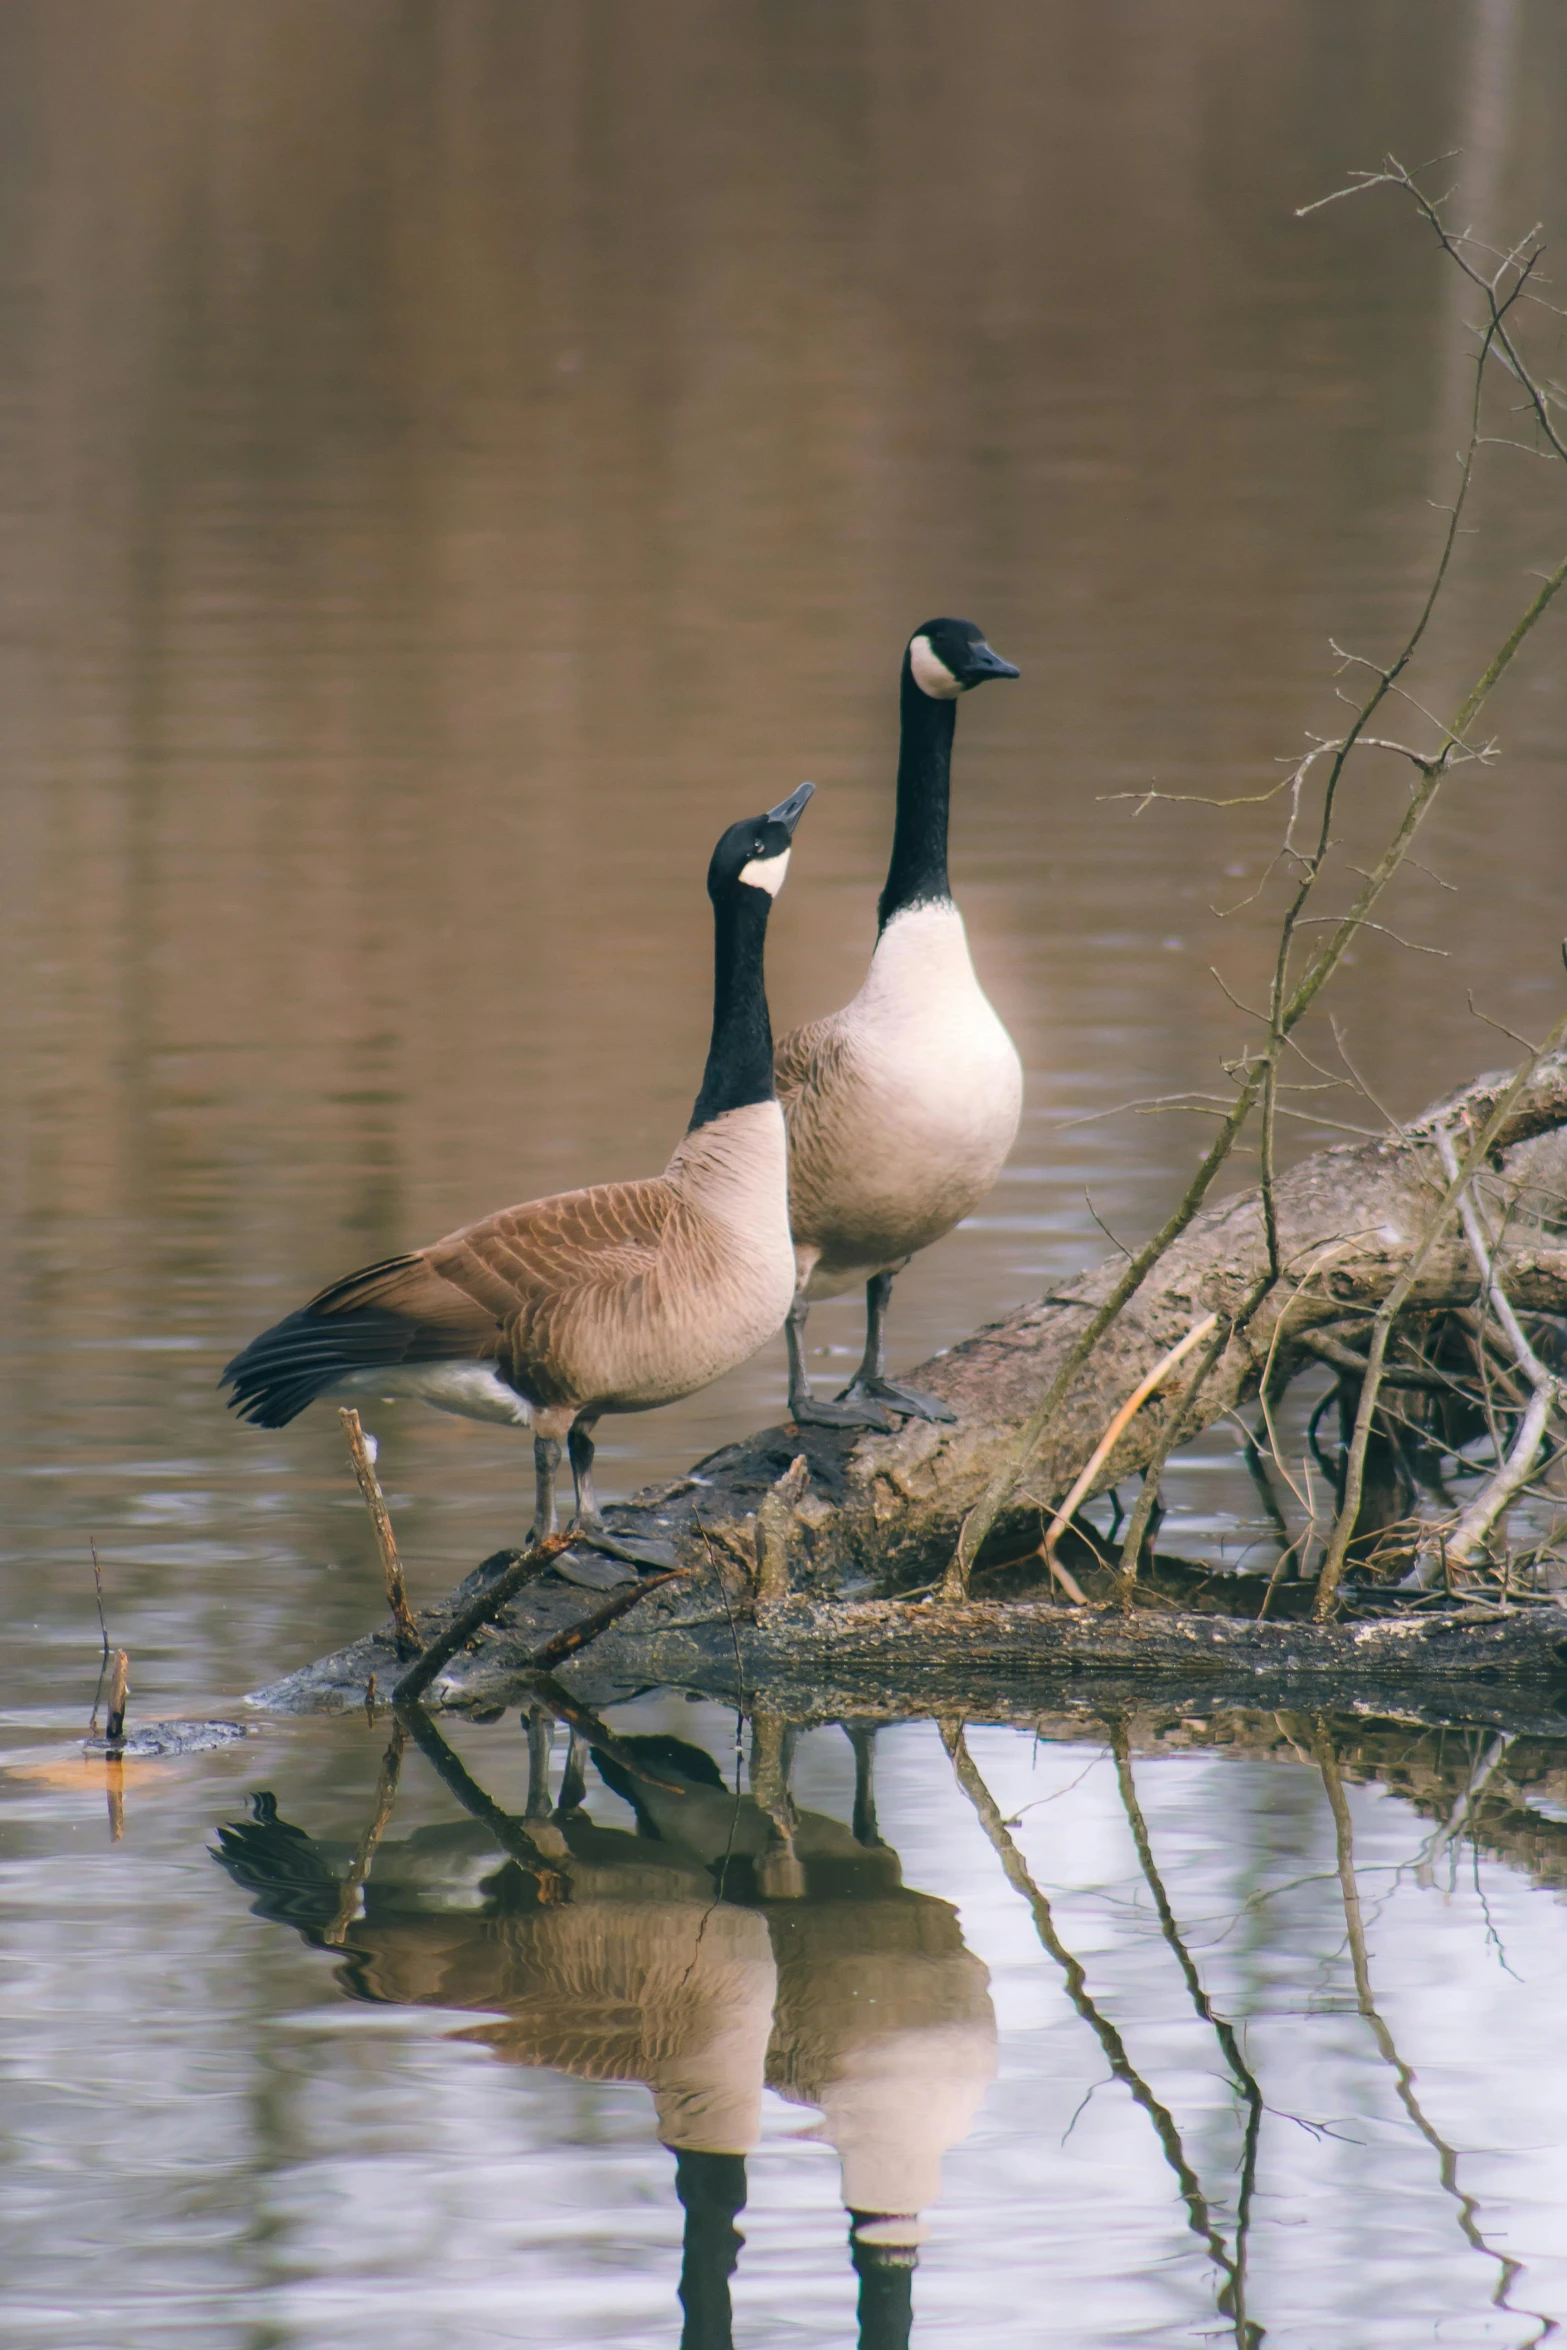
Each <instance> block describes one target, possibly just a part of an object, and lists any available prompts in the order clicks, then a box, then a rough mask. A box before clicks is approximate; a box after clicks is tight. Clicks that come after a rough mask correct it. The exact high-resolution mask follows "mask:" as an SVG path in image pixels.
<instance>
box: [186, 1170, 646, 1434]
mask: <svg viewBox="0 0 1567 2350" xmlns="http://www.w3.org/2000/svg"><path fill="white" fill-rule="evenodd" d="M675 1206H676V1200H675V1194H674V1193H673V1192H672V1191H671V1189H670V1187H669V1185H668V1184H667V1183H663V1182H660V1181H659V1180H658V1179H657V1178H654V1179H653V1180H651V1181H648V1182H644V1183H604V1184H597V1185H595V1186H594V1187H593V1188H592V1189H591V1190H587V1191H569V1192H561V1193H559V1194H557V1195H556V1196H555V1197H553V1198H551V1199H542V1200H532V1201H529V1202H528V1203H527V1205H526V1206H523V1207H517V1208H503V1209H502V1210H501V1211H500V1213H499V1214H498V1215H494V1216H486V1217H485V1218H484V1219H483V1221H482V1222H480V1223H477V1224H469V1225H465V1226H464V1227H463V1228H462V1229H461V1230H460V1231H457V1232H452V1233H449V1234H448V1235H447V1237H446V1238H445V1239H444V1240H438V1241H436V1242H435V1243H434V1244H433V1245H432V1246H431V1247H429V1248H425V1249H418V1250H416V1251H414V1252H413V1253H412V1254H411V1255H408V1256H404V1257H388V1258H386V1259H384V1260H383V1261H382V1262H381V1263H380V1264H377V1265H366V1266H364V1267H363V1268H362V1269H361V1270H360V1271H359V1272H357V1273H350V1274H348V1275H347V1276H346V1277H345V1278H344V1279H343V1280H341V1281H335V1282H333V1283H332V1285H331V1287H330V1288H328V1289H323V1290H322V1291H321V1293H320V1295H319V1296H317V1297H314V1298H312V1299H311V1301H310V1303H309V1305H307V1306H304V1307H302V1308H301V1309H300V1311H299V1312H298V1313H296V1314H290V1315H288V1316H287V1317H286V1319H285V1320H283V1321H281V1322H278V1323H276V1324H274V1326H273V1327H272V1329H270V1330H264V1331H263V1332H262V1333H261V1336H260V1337H259V1338H256V1339H253V1340H252V1341H251V1343H250V1345H249V1346H247V1347H246V1348H245V1350H244V1352H243V1353H242V1354H238V1355H236V1356H235V1357H234V1360H233V1361H232V1362H231V1363H230V1364H229V1366H228V1368H227V1369H226V1370H225V1372H224V1374H223V1384H224V1385H225V1386H227V1387H232V1388H233V1390H234V1393H233V1396H232V1398H231V1399H230V1400H231V1403H232V1405H233V1408H234V1409H235V1410H236V1411H237V1412H239V1413H240V1415H241V1417H242V1418H244V1419H247V1420H252V1421H254V1422H255V1424H256V1425H257V1426H258V1427H262V1428H281V1427H284V1426H286V1424H287V1423H288V1422H289V1421H290V1420H292V1419H294V1418H296V1417H297V1415H298V1414H299V1413H300V1412H302V1411H303V1410H304V1409H305V1407H306V1405H307V1404H309V1403H312V1402H313V1401H314V1400H315V1398H316V1397H317V1396H318V1395H321V1394H322V1393H324V1392H325V1391H326V1390H327V1389H328V1388H330V1387H333V1386H335V1385H336V1383H337V1381H338V1380H339V1379H341V1378H343V1377H344V1376H345V1375H346V1374H348V1373H350V1372H354V1371H378V1370H386V1369H389V1368H392V1367H394V1366H401V1365H413V1364H421V1363H442V1362H475V1361H477V1362H498V1363H499V1364H500V1367H501V1369H502V1370H503V1372H506V1373H509V1374H511V1375H513V1376H515V1375H516V1374H517V1372H518V1371H520V1370H522V1369H526V1370H527V1371H528V1372H529V1373H530V1378H529V1389H528V1392H529V1393H530V1394H532V1395H533V1398H534V1400H535V1401H537V1402H541V1403H542V1402H548V1401H550V1400H552V1397H551V1396H550V1394H549V1393H548V1391H547V1381H546V1383H545V1384H544V1385H543V1386H541V1384H540V1380H539V1378H538V1377H536V1376H533V1374H534V1373H536V1372H538V1371H541V1370H542V1371H546V1372H547V1366H548V1361H549V1357H550V1354H551V1352H552V1339H553V1335H554V1332H555V1330H556V1328H557V1327H558V1324H559V1321H560V1319H561V1317H562V1316H563V1315H566V1314H569V1313H570V1311H571V1310H572V1308H573V1306H580V1304H581V1303H582V1302H583V1300H584V1298H585V1296H586V1295H587V1293H589V1292H591V1291H593V1290H602V1289H604V1288H620V1287H623V1286H625V1285H627V1284H629V1283H632V1282H634V1281H636V1280H637V1279H638V1278H639V1277H641V1276H642V1275H644V1274H646V1272H647V1271H648V1270H649V1269H650V1268H651V1266H652V1265H653V1263H654V1262H655V1260H656V1258H657V1255H658V1250H659V1242H660V1238H661V1236H662V1233H663V1229H664V1226H665V1225H666V1224H667V1223H668V1221H669V1218H670V1216H671V1214H672V1213H673V1212H674V1209H675Z"/></svg>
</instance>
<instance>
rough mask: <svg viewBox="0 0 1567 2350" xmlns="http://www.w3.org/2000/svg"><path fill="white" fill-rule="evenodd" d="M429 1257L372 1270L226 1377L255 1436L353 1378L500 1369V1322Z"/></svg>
mask: <svg viewBox="0 0 1567 2350" xmlns="http://www.w3.org/2000/svg"><path fill="white" fill-rule="evenodd" d="M430 1255H431V1252H430V1251H428V1250H424V1249H421V1250H419V1251H418V1252H416V1253H415V1254H414V1255H411V1256H406V1257H388V1258H386V1259H385V1260H384V1261H383V1262H382V1263H380V1264H378V1265H366V1266H364V1267H362V1268H361V1270H360V1271H359V1272H357V1273H350V1274H348V1275H347V1276H346V1278H345V1279H343V1280H341V1281H334V1282H333V1283H332V1285H331V1287H330V1288H328V1289H323V1290H322V1291H321V1293H320V1295H319V1296H317V1297H313V1298H312V1299H311V1301H310V1303H309V1305H307V1306H302V1307H301V1308H300V1310H299V1312H298V1313H296V1314H289V1315H287V1316H286V1317H285V1319H284V1320H283V1321H281V1322H277V1323H274V1325H273V1327H272V1328H271V1329H270V1330H263V1331H262V1333H261V1336H260V1337H259V1338H253V1339H252V1340H251V1342H250V1344H249V1346H247V1347H246V1348H245V1349H244V1351H243V1353H241V1354H237V1355H236V1356H235V1357H234V1360H233V1361H232V1362H231V1363H230V1364H229V1366H228V1368H227V1369H226V1370H225V1372H224V1374H223V1384H224V1385H225V1386H226V1387H232V1388H233V1390H234V1393H233V1395H232V1397H231V1398H230V1401H231V1403H232V1406H233V1408H234V1410H235V1411H237V1412H238V1413H239V1415H240V1417H241V1418H242V1419H246V1420H251V1421H253V1422H254V1423H255V1425H256V1426H257V1427H260V1428H282V1427H285V1426H286V1425H287V1424H288V1422H289V1421H290V1420H292V1419H295V1418H297V1417H298V1415H299V1413H301V1412H302V1411H303V1410H304V1409H305V1407H306V1405H307V1404H309V1403H313V1402H314V1400H315V1398H316V1397H317V1396H318V1395H321V1394H324V1393H325V1392H326V1390H327V1389H328V1388H331V1387H333V1386H335V1385H336V1384H337V1382H338V1381H339V1380H340V1379H342V1378H344V1377H346V1376H347V1375H348V1374H350V1373H352V1372H355V1371H383V1370H387V1369H390V1368H392V1367H393V1366H397V1365H403V1364H418V1363H443V1362H474V1361H479V1362H486V1361H491V1360H493V1359H494V1357H495V1356H496V1354H497V1353H498V1352H499V1351H500V1344H501V1326H500V1322H499V1321H498V1319H497V1317H496V1316H495V1315H494V1314H493V1313H491V1312H489V1311H488V1310H487V1309H486V1307H485V1306H484V1305H483V1304H482V1303H481V1302H479V1301H477V1300H476V1299H475V1298H473V1297H472V1296H471V1295H469V1294H467V1293H466V1292H465V1291H464V1290H463V1289H461V1288H459V1287H457V1286H456V1285H454V1284H453V1283H452V1282H450V1281H448V1280H446V1279H445V1278H444V1277H443V1275H442V1274H441V1273H439V1272H438V1271H437V1270H436V1268H435V1266H434V1265H433V1264H432V1263H431V1261H430Z"/></svg>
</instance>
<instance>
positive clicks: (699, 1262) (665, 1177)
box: [223, 783, 814, 1564]
mask: <svg viewBox="0 0 1567 2350" xmlns="http://www.w3.org/2000/svg"><path fill="white" fill-rule="evenodd" d="M813 788H814V787H813V786H812V785H811V784H808V783H803V784H801V786H800V788H799V790H798V791H796V792H792V793H791V794H790V796H789V797H788V799H786V800H784V801H782V802H781V803H780V804H779V805H778V806H777V807H776V808H771V809H769V810H768V811H767V813H766V814H765V815H762V816H754V817H751V818H749V819H748V820H747V821H746V822H744V823H741V824H732V825H731V826H730V827H729V829H728V831H727V832H726V833H725V834H724V836H723V838H722V840H720V842H719V843H718V846H717V848H716V849H715V850H714V851H713V856H712V862H711V864H710V866H709V868H708V875H707V889H708V895H709V897H710V898H711V899H712V903H713V925H714V939H715V949H714V961H715V983H714V996H713V1032H712V1041H711V1044H710V1047H709V1050H708V1056H707V1068H706V1072H705V1074H704V1076H703V1079H702V1090H701V1092H700V1093H699V1094H698V1096H697V1100H696V1106H695V1108H694V1109H693V1111H692V1113H691V1123H690V1126H689V1127H688V1128H687V1131H686V1133H685V1135H684V1136H683V1138H682V1140H681V1142H680V1144H679V1145H678V1147H677V1149H676V1150H675V1153H674V1156H673V1157H672V1158H671V1159H670V1161H669V1164H668V1166H667V1167H666V1168H665V1169H664V1172H663V1174H662V1175H655V1176H652V1177H649V1178H648V1179H646V1180H644V1181H642V1182H636V1183H598V1184H594V1185H592V1186H591V1188H589V1189H588V1190H585V1191H567V1192H559V1193H557V1194H555V1195H554V1196H553V1197H551V1198H548V1199H540V1200H531V1201H529V1202H528V1203H527V1205H526V1206H523V1207H517V1208H503V1209H502V1210H501V1211H500V1213H499V1214H498V1215H494V1216H487V1217H485V1219H484V1220H483V1222H482V1223H478V1224H468V1225H465V1226H464V1227H463V1228H462V1230H461V1231H458V1232H452V1233H449V1234H448V1235H447V1237H446V1238H445V1239H444V1240H438V1241H436V1242H434V1244H433V1245H432V1246H431V1247H429V1248H422V1249H417V1250H415V1251H414V1252H413V1253H412V1254H410V1255H408V1256H401V1257H390V1258H388V1259H386V1261H385V1262H384V1263H382V1264H378V1265H367V1266H365V1267H364V1268H363V1270H362V1271H360V1272H357V1273H350V1274H349V1275H348V1276H347V1277H346V1279H344V1280H341V1281H335V1282H333V1283H332V1285H331V1287H330V1288H328V1289H324V1290H322V1292H321V1293H320V1295H319V1296H318V1297H315V1298H312V1300H311V1302H310V1303H309V1305H307V1306H304V1307H302V1308H301V1309H300V1311H299V1312H298V1313H295V1314H290V1315H289V1316H288V1317H287V1319H286V1320H285V1321H282V1322H279V1323H277V1324H276V1325H275V1326H274V1327H273V1328H272V1329H270V1330H264V1331H263V1332H262V1334H261V1336H260V1337H259V1338H255V1339H252V1341H251V1343H250V1345H249V1346H247V1347H246V1348H245V1350H244V1352H243V1353H242V1354H238V1355H236V1356H235V1357H234V1360H233V1361H232V1362H231V1363H230V1364H229V1366H228V1368H227V1370H226V1371H225V1372H224V1373H223V1384H224V1385H225V1386H228V1387H231V1388H232V1389H233V1391H234V1392H233V1395H232V1396H231V1398H230V1403H231V1405H232V1407H233V1409H234V1410H236V1411H237V1412H239V1413H240V1415H241V1416H242V1418H244V1419H247V1420H250V1421H253V1422H254V1423H255V1424H256V1425H257V1426H258V1427H262V1428H281V1427H284V1426H286V1424H287V1423H288V1422H289V1421H290V1420H292V1419H294V1418H296V1417H297V1415H298V1414H299V1413H300V1412H302V1411H303V1410H304V1409H305V1407H306V1406H307V1404H310V1403H313V1402H314V1401H315V1400H316V1399H317V1398H318V1397H330V1398H332V1399H333V1400H340V1401H345V1402H352V1401H354V1400H356V1399H358V1398H362V1397H376V1396H381V1397H386V1398H389V1399H397V1398H401V1397H411V1398H417V1399H419V1400H420V1401H422V1402H425V1403H428V1404H433V1405H434V1406H435V1407H436V1408H437V1410H439V1411H446V1412H456V1413H458V1414H460V1415H461V1416H462V1417H464V1418H467V1419H474V1420H498V1421H502V1422H504V1423H506V1424H507V1425H509V1426H513V1427H520V1428H531V1429H532V1430H533V1457H534V1472H535V1508H534V1522H533V1539H534V1540H538V1539H540V1538H541V1537H542V1536H543V1535H545V1534H549V1533H552V1532H553V1531H554V1528H555V1474H556V1470H557V1468H558V1466H559V1463H560V1447H561V1440H562V1439H563V1438H564V1439H565V1441H566V1443H567V1445H568V1448H569V1451H570V1457H571V1467H572V1472H573V1476H574V1479H575V1484H576V1500H577V1521H576V1522H577V1523H578V1524H579V1525H580V1526H581V1527H582V1528H583V1530H584V1532H585V1534H586V1535H587V1536H588V1538H589V1539H590V1540H591V1541H592V1543H593V1546H594V1547H595V1548H597V1549H601V1550H607V1551H610V1552H611V1553H612V1554H613V1555H614V1556H616V1557H619V1558H630V1559H632V1560H633V1561H635V1562H637V1563H659V1564H666V1563H671V1562H670V1561H669V1560H666V1559H665V1558H664V1556H663V1551H662V1546H659V1545H656V1544H646V1545H640V1544H637V1545H629V1546H628V1545H627V1544H625V1543H622V1542H619V1541H618V1540H616V1539H615V1538H614V1537H612V1536H610V1535H608V1534H606V1533H605V1531H604V1529H603V1524H602V1520H601V1519H600V1517H599V1511H598V1503H597V1500H596V1497H595V1494H594V1490H593V1428H594V1424H595V1422H596V1421H597V1420H598V1419H599V1417H600V1415H601V1414H602V1413H604V1412H643V1411H651V1410H652V1409H653V1408H654V1407H655V1406H656V1405H658V1404H663V1403H672V1402H674V1401H675V1400H676V1398H677V1397H679V1396H683V1395H691V1394H693V1393H694V1392H695V1391H696V1389H698V1388H699V1387H705V1386H707V1384H708V1383H709V1381H710V1380H713V1379H716V1378H718V1376H719V1375H720V1373H721V1372H724V1371H727V1370H731V1369H732V1368H733V1367H734V1365H735V1364H737V1363H743V1362H744V1361H745V1360H746V1358H747V1356H749V1355H752V1354H754V1353H755V1352H756V1350H757V1348H758V1347H759V1346H762V1345H764V1344H765V1342H766V1341H767V1340H768V1339H769V1338H771V1337H772V1335H773V1333H774V1332H775V1331H776V1330H777V1329H778V1328H779V1326H780V1325H781V1324H782V1322H783V1320H784V1318H785V1316H786V1315H787V1313H788V1311H789V1304H790V1300H791V1298H792V1297H793V1294H794V1286H795V1266H794V1252H793V1248H792V1246H791V1242H790V1234H789V1209H788V1171H787V1148H786V1143H785V1137H784V1123H783V1114H782V1112H781V1110H780V1108H779V1105H778V1098H777V1093H776V1091H775V1088H774V1083H773V1042H772V1030H771V1027H770V1024H769V1020H768V1012H767V994H766V987H765V983H764V977H763V949H764V946H765V943H766V937H767V918H768V915H769V914H770V913H771V911H772V904H773V899H774V897H775V895H776V894H777V892H778V890H779V888H780V887H781V886H782V883H783V878H784V874H785V872H786V870H787V868H788V863H789V847H790V841H791V839H792V836H793V833H794V828H795V826H796V825H797V824H798V822H799V820H800V817H801V815H802V814H803V813H804V809H805V804H806V802H807V800H808V799H809V798H810V796H811V793H812V790H813Z"/></svg>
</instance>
